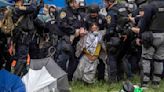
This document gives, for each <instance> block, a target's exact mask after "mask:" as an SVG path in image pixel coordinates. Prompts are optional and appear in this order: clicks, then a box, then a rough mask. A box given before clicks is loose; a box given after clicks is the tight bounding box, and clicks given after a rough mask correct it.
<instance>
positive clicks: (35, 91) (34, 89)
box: [22, 66, 57, 92]
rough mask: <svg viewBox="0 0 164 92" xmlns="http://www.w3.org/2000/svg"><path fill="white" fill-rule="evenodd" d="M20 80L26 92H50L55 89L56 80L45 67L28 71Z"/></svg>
mask: <svg viewBox="0 0 164 92" xmlns="http://www.w3.org/2000/svg"><path fill="white" fill-rule="evenodd" d="M22 80H23V82H24V83H25V86H26V92H51V91H52V90H56V88H57V86H56V85H57V82H56V81H57V79H56V78H53V77H52V76H51V75H50V74H49V73H48V71H47V69H46V68H45V66H44V67H43V68H42V69H41V70H32V69H29V72H28V73H27V74H26V75H25V76H24V77H23V78H22ZM51 86H52V88H50V87H51Z"/></svg>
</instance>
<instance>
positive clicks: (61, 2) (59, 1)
mask: <svg viewBox="0 0 164 92" xmlns="http://www.w3.org/2000/svg"><path fill="white" fill-rule="evenodd" d="M44 2H45V3H46V4H54V5H56V6H57V7H65V6H66V3H65V0H44ZM85 2H86V5H90V4H98V5H99V6H101V7H102V6H103V4H104V3H103V0H85Z"/></svg>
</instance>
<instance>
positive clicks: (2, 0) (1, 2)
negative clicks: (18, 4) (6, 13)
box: [0, 0, 13, 7]
mask: <svg viewBox="0 0 164 92" xmlns="http://www.w3.org/2000/svg"><path fill="white" fill-rule="evenodd" d="M11 5H13V4H12V3H10V2H8V1H7V0H0V7H6V6H11Z"/></svg>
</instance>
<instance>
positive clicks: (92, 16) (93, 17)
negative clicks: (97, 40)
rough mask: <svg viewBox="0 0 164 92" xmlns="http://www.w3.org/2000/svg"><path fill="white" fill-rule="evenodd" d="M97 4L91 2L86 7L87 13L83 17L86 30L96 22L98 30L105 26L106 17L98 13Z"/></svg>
mask: <svg viewBox="0 0 164 92" xmlns="http://www.w3.org/2000/svg"><path fill="white" fill-rule="evenodd" d="M99 11H100V9H99V6H98V5H96V4H92V5H90V6H89V7H88V15H87V16H86V17H85V18H84V21H85V27H86V28H87V30H88V29H89V26H90V25H91V24H92V23H94V22H95V23H98V25H99V28H100V30H105V28H106V24H107V23H106V19H105V17H104V16H103V15H100V14H99Z"/></svg>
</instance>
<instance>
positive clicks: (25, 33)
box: [13, 3, 37, 75]
mask: <svg viewBox="0 0 164 92" xmlns="http://www.w3.org/2000/svg"><path fill="white" fill-rule="evenodd" d="M36 8H37V6H36V4H34V3H32V4H31V5H29V6H26V9H19V8H18V7H15V9H14V12H13V21H14V22H17V20H18V19H19V18H20V17H21V16H23V18H22V20H21V22H20V23H19V24H18V26H17V27H16V28H15V29H14V32H13V34H14V42H15V43H16V47H15V48H16V53H15V54H16V55H15V58H14V59H16V61H17V63H16V66H15V74H16V75H20V73H21V72H22V70H23V68H26V60H27V55H28V53H29V44H30V42H31V38H32V37H31V36H32V34H31V32H32V31H34V29H31V30H25V29H24V28H23V26H22V25H25V24H23V23H25V22H27V20H26V18H25V15H30V14H32V13H34V12H36ZM30 17H31V18H33V15H31V16H30ZM31 21H33V19H32V20H31ZM26 26H27V25H26ZM32 26H34V25H32Z"/></svg>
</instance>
